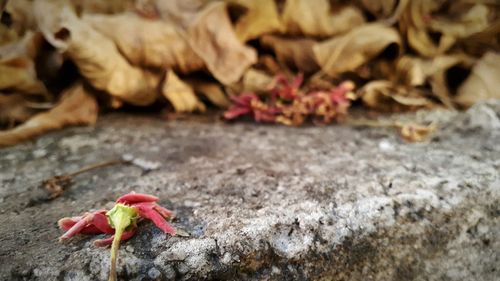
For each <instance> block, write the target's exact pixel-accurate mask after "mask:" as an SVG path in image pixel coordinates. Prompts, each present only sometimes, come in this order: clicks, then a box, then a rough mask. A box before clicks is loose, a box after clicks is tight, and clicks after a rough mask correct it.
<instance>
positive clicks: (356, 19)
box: [282, 0, 365, 37]
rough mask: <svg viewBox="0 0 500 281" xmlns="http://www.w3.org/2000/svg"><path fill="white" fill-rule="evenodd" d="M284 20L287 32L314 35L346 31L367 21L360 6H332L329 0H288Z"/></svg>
mask: <svg viewBox="0 0 500 281" xmlns="http://www.w3.org/2000/svg"><path fill="white" fill-rule="evenodd" d="M332 11H333V12H332ZM282 20H283V25H284V27H285V29H286V33H287V34H293V35H306V36H313V37H328V36H332V35H336V34H340V33H344V32H346V31H349V30H351V29H353V28H354V27H357V26H360V25H362V24H363V23H364V22H365V19H364V17H363V13H362V12H361V11H360V10H359V9H358V8H356V7H354V6H345V7H332V6H331V4H330V1H328V0H288V1H286V3H285V7H284V9H283V15H282Z"/></svg>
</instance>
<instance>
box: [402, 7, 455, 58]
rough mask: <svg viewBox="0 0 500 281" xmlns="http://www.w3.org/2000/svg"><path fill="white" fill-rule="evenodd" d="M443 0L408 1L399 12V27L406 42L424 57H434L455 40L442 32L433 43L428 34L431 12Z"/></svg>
mask: <svg viewBox="0 0 500 281" xmlns="http://www.w3.org/2000/svg"><path fill="white" fill-rule="evenodd" d="M443 2H444V1H443V0H438V1H435V0H420V1H408V4H407V5H406V6H405V9H404V11H403V12H402V14H401V18H400V22H399V27H400V30H401V32H402V34H405V35H406V37H407V40H408V44H409V45H410V47H412V48H413V49H414V50H415V51H417V52H418V53H419V54H420V55H422V56H424V57H434V56H437V55H440V54H443V53H444V52H445V51H446V50H448V49H449V48H450V47H451V46H452V45H453V43H454V42H455V40H454V39H453V38H452V37H449V36H446V34H443V36H441V37H440V38H439V39H438V43H437V44H436V43H434V41H433V39H432V38H431V36H430V34H429V31H430V30H429V28H430V23H431V21H432V17H431V15H432V13H433V12H435V11H437V10H438V9H439V8H440V7H441V6H442V4H443Z"/></svg>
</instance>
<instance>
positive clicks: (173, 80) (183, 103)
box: [162, 70, 205, 112]
mask: <svg viewBox="0 0 500 281" xmlns="http://www.w3.org/2000/svg"><path fill="white" fill-rule="evenodd" d="M162 94H163V95H164V96H165V97H166V98H167V99H168V100H169V101H170V102H171V103H172V105H173V106H174V108H175V111H177V112H193V111H201V112H203V111H205V105H204V104H203V103H202V102H201V101H199V100H198V98H197V97H196V95H195V93H194V90H193V89H192V88H191V86H189V85H188V84H186V83H184V82H183V81H182V80H181V79H180V78H179V77H178V76H177V75H176V74H175V73H174V72H173V71H172V70H169V71H168V72H167V77H166V79H165V83H164V84H163V87H162Z"/></svg>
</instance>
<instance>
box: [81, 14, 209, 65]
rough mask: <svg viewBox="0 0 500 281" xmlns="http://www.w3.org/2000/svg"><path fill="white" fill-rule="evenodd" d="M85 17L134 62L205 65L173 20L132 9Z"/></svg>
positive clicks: (140, 63)
mask: <svg viewBox="0 0 500 281" xmlns="http://www.w3.org/2000/svg"><path fill="white" fill-rule="evenodd" d="M83 20H84V21H85V22H88V23H90V25H91V26H92V27H93V28H95V29H96V30H98V31H99V32H101V33H102V34H104V35H105V36H106V37H108V38H111V39H112V40H113V42H114V43H115V44H116V45H117V46H118V49H119V50H120V52H121V53H122V54H123V55H124V56H125V57H126V58H127V59H128V60H129V61H130V62H131V63H132V64H134V65H141V66H146V67H157V68H168V69H170V68H173V69H175V70H176V71H179V72H182V73H188V72H191V71H196V70H201V69H203V68H204V62H203V60H201V58H200V57H199V56H198V55H196V53H195V52H194V51H193V50H192V49H191V47H190V46H189V44H188V43H187V41H186V40H185V39H184V37H183V36H181V34H179V32H178V31H177V30H176V28H175V26H174V25H172V24H171V23H168V22H164V21H160V20H149V19H145V18H141V17H139V16H137V15H135V14H131V13H124V14H117V15H86V16H84V17H83ZM145 30H147V32H144V31H145Z"/></svg>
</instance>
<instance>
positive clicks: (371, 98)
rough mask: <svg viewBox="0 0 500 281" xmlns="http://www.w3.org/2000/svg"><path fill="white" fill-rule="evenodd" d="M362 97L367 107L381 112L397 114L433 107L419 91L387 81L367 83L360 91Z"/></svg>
mask: <svg viewBox="0 0 500 281" xmlns="http://www.w3.org/2000/svg"><path fill="white" fill-rule="evenodd" d="M360 95H361V98H362V101H363V103H364V104H365V105H366V106H368V107H370V108H373V109H377V110H380V111H389V112H397V111H403V110H411V109H417V108H429V107H432V106H433V103H432V102H431V101H430V100H429V99H427V98H425V97H424V93H422V92H421V91H419V90H418V89H416V88H409V87H404V86H402V85H397V84H394V83H393V82H391V81H385V80H378V81H371V82H369V83H367V84H366V85H364V86H363V87H362V88H361V89H360Z"/></svg>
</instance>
